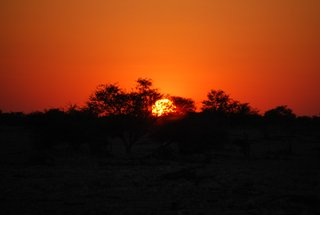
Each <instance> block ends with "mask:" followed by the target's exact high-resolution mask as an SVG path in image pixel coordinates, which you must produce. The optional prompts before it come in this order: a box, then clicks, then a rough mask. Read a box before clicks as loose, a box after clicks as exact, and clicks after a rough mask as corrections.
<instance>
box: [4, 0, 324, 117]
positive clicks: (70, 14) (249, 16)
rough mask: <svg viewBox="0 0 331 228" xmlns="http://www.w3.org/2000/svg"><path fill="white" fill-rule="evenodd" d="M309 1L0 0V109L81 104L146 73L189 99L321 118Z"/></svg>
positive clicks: (315, 11)
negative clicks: (212, 97) (215, 93)
mask: <svg viewBox="0 0 331 228" xmlns="http://www.w3.org/2000/svg"><path fill="white" fill-rule="evenodd" d="M319 7H320V5H319V1H317V0H268V1H265V0H233V1H228V0H224V1H223V0H167V1H156V0H121V1H119V0H118V1H115V0H93V1H84V0H65V1H64V0H54V1H44V0H31V1H27V0H2V1H1V2H0V29H1V37H0V109H1V110H3V111H24V112H31V111H36V110H44V109H45V108H52V107H65V106H66V105H68V104H75V103H76V104H79V105H81V104H83V103H84V102H85V101H86V100H87V98H88V97H89V95H90V94H91V93H92V92H93V91H94V89H95V88H96V86H97V85H99V84H103V83H112V82H118V83H119V85H121V86H123V87H124V88H127V89H129V88H131V87H133V86H134V83H135V80H136V79H137V78H138V77H147V78H151V79H152V80H153V82H154V85H155V87H157V88H159V89H160V91H161V92H163V93H169V94H171V95H178V96H184V97H189V98H193V99H194V100H195V101H196V102H197V104H198V106H200V103H201V101H202V100H203V99H205V98H206V95H207V93H208V91H209V90H210V89H222V90H224V91H225V92H226V93H228V94H230V95H231V97H233V98H234V99H236V100H239V101H241V102H249V103H250V104H251V105H252V106H253V107H256V108H257V109H259V110H260V111H261V113H263V112H264V111H265V110H267V109H270V108H273V107H275V106H277V105H288V106H289V107H290V108H292V109H293V110H294V112H295V113H297V114H299V115H319V112H320V111H319V110H320V65H319V62H320V26H319V24H320V21H319V19H320V12H319V10H320V9H319Z"/></svg>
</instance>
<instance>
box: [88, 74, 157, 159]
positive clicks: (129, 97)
mask: <svg viewBox="0 0 331 228" xmlns="http://www.w3.org/2000/svg"><path fill="white" fill-rule="evenodd" d="M159 98H161V94H160V93H159V92H158V90H157V89H154V88H152V81H151V80H150V79H145V78H139V79H138V80H137V85H136V87H135V88H134V89H132V90H131V91H130V92H126V91H125V90H123V89H121V88H120V87H119V86H118V85H117V84H107V85H101V86H99V87H98V88H97V90H96V91H95V92H94V93H93V94H92V95H91V96H90V98H89V100H88V102H87V109H88V110H90V111H91V112H92V113H95V114H96V115H97V116H98V117H104V118H108V119H109V120H110V121H109V124H110V129H111V130H112V132H111V135H112V136H113V137H119V138H120V139H121V140H122V141H123V144H124V146H125V149H126V152H127V153H128V154H130V153H131V150H132V147H133V145H134V144H135V143H136V142H138V141H139V139H140V138H141V137H142V136H144V135H145V134H146V132H147V130H148V128H149V125H150V123H151V120H152V115H151V106H152V104H154V102H155V101H156V100H157V99H159Z"/></svg>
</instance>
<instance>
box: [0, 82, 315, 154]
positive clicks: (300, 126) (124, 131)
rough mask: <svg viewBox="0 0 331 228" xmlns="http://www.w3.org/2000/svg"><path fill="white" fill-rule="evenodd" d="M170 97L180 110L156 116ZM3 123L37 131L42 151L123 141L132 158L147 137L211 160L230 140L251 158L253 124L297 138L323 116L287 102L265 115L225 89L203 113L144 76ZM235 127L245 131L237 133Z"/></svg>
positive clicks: (1, 117)
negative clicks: (304, 113) (158, 105)
mask: <svg viewBox="0 0 331 228" xmlns="http://www.w3.org/2000/svg"><path fill="white" fill-rule="evenodd" d="M164 97H166V98H169V99H170V100H172V101H173V103H174V105H175V106H176V112H175V113H169V114H167V115H163V116H161V117H155V116H153V115H152V111H151V108H152V106H153V104H154V103H155V101H157V100H158V99H160V98H164ZM0 125H1V126H20V127H24V128H27V129H29V130H31V132H32V135H33V137H32V139H33V142H32V147H33V150H34V151H39V152H40V151H46V150H48V149H49V148H52V147H53V146H54V145H58V144H60V143H66V144H68V145H70V146H71V147H72V150H75V151H80V150H81V149H80V148H81V145H83V144H86V145H88V150H87V151H88V153H90V154H91V155H93V156H94V155H96V156H99V157H103V156H108V155H109V154H110V150H112V140H113V139H118V140H120V141H121V142H122V144H123V146H124V148H125V152H126V154H127V155H128V156H131V155H132V154H133V149H134V147H135V145H136V144H137V143H138V142H139V141H141V140H142V139H144V140H145V141H146V140H147V141H148V142H150V143H152V144H157V145H159V146H158V150H155V153H164V152H165V153H166V154H168V155H167V156H170V155H169V154H171V153H169V146H170V145H171V144H176V145H177V147H178V148H179V149H178V150H179V152H178V153H180V154H203V157H204V159H207V160H209V159H211V157H210V154H209V151H210V150H222V148H223V147H224V145H226V144H227V143H229V142H231V143H235V144H236V145H239V147H240V149H241V150H242V152H243V154H244V155H245V156H249V144H250V140H251V139H250V138H251V137H250V135H249V134H250V132H249V131H245V129H248V128H252V127H253V128H256V129H259V130H260V131H261V132H263V131H267V130H266V129H267V128H268V127H270V126H275V127H278V128H280V129H281V131H283V132H284V133H286V134H285V135H287V137H292V135H294V134H295V132H296V131H302V130H305V131H311V130H312V129H315V130H316V131H318V129H319V117H298V116H296V115H295V114H294V113H293V111H292V110H291V109H290V108H288V107H287V106H285V105H283V106H278V107H275V108H273V109H270V110H268V111H266V112H265V113H264V114H263V115H262V114H260V113H259V112H258V111H257V110H256V109H254V108H252V107H251V106H250V105H249V104H248V103H241V102H239V101H237V100H234V99H232V98H231V97H230V96H229V95H228V94H226V93H225V92H224V91H222V90H211V91H210V92H209V93H208V94H207V98H206V100H204V101H203V102H202V111H201V112H197V111H196V105H195V102H194V101H193V100H192V99H189V98H183V97H179V96H171V95H165V94H161V93H160V92H159V91H158V90H157V89H155V88H154V87H153V84H152V81H151V80H150V79H143V78H139V79H138V80H137V84H136V87H135V88H133V89H131V90H130V91H126V90H124V89H122V88H121V87H120V86H119V85H117V84H105V85H100V86H98V87H97V88H96V90H95V91H94V92H93V93H92V94H91V96H90V97H89V99H88V101H87V102H86V105H84V106H83V107H78V106H75V105H73V106H70V107H69V108H67V109H65V110H63V109H49V110H45V111H43V112H33V113H29V114H24V113H2V112H0ZM233 129H243V131H240V130H239V132H240V133H239V136H238V134H237V133H236V134H237V136H235V137H233ZM231 132H232V133H231ZM289 132H291V136H290V135H289V134H290V133H289ZM231 134H232V135H231ZM265 135H266V137H267V135H270V134H269V133H265Z"/></svg>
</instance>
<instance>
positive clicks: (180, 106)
mask: <svg viewBox="0 0 331 228" xmlns="http://www.w3.org/2000/svg"><path fill="white" fill-rule="evenodd" d="M171 100H172V101H173V103H174V105H175V106H176V113H177V114H179V115H183V114H187V113H192V112H195V110H196V106H195V102H194V101H193V100H192V99H190V98H184V97H179V96H172V97H171Z"/></svg>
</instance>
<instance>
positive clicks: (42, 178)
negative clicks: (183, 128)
mask: <svg viewBox="0 0 331 228" xmlns="http://www.w3.org/2000/svg"><path fill="white" fill-rule="evenodd" d="M7 130H8V129H7ZM7 130H6V134H2V139H3V140H4V138H5V139H6V143H5V144H4V146H3V148H4V149H5V151H3V152H2V153H3V154H7V155H8V154H12V156H13V157H10V156H9V155H8V156H7V157H6V156H3V157H6V160H2V162H1V166H0V172H1V179H0V214H221V215H222V214H319V213H320V208H319V207H320V203H319V202H320V195H319V193H320V182H319V181H320V178H319V177H320V170H319V147H318V145H319V142H318V141H311V140H307V139H297V140H296V141H295V143H294V144H293V148H294V153H293V154H291V155H289V156H262V155H260V154H259V152H261V151H263V150H264V149H263V148H266V146H265V145H264V144H265V142H257V143H255V144H254V145H252V153H253V155H254V154H255V156H252V157H251V158H245V157H243V156H241V155H240V154H236V153H235V151H231V150H230V149H228V151H226V149H225V150H224V151H223V152H220V151H214V152H213V155H212V160H211V161H210V162H208V163H206V162H201V161H200V159H199V158H196V159H185V158H183V159H179V160H178V159H177V160H174V159H164V158H158V157H156V156H145V155H146V154H148V153H145V152H146V151H151V150H152V149H151V147H150V146H148V145H147V144H146V145H144V144H143V143H142V144H141V145H140V146H139V148H137V149H136V151H137V152H136V155H137V156H136V157H131V158H128V157H127V156H125V155H123V154H122V155H118V156H114V155H109V156H108V157H104V158H95V157H89V156H69V158H68V157H62V158H61V156H59V157H58V158H56V159H54V160H53V161H52V162H45V163H44V164H37V163H35V164H33V163H27V162H24V159H23V160H22V162H18V161H17V160H16V159H15V151H16V152H17V151H24V150H26V148H24V146H25V143H24V142H23V141H24V140H23V139H22V142H21V143H20V144H17V143H15V140H16V139H17V136H15V137H13V138H12V139H11V138H10V137H11V135H10V132H9V131H7ZM3 133H4V131H3ZM21 137H22V138H24V137H23V136H21ZM66 150H68V148H53V149H52V152H53V153H56V152H58V151H66ZM8 151H9V152H10V153H8ZM230 152H231V153H230ZM67 153H70V151H69V152H68V151H67ZM139 154H140V155H141V156H139Z"/></svg>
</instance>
